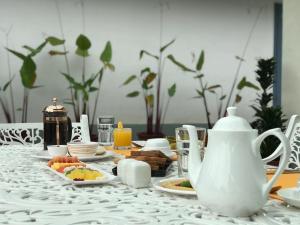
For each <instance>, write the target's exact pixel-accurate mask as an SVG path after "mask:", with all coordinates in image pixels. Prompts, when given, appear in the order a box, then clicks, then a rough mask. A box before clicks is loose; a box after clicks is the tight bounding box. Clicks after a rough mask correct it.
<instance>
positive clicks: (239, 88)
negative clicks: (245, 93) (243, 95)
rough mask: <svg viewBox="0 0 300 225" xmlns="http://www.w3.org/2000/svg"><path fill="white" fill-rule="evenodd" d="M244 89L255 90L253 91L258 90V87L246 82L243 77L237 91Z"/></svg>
mask: <svg viewBox="0 0 300 225" xmlns="http://www.w3.org/2000/svg"><path fill="white" fill-rule="evenodd" d="M245 87H248V88H252V89H255V90H259V87H258V86H256V85H255V84H253V83H251V82H250V81H247V80H246V77H243V78H242V79H241V81H240V82H239V83H238V85H237V89H238V90H242V89H243V88H245Z"/></svg>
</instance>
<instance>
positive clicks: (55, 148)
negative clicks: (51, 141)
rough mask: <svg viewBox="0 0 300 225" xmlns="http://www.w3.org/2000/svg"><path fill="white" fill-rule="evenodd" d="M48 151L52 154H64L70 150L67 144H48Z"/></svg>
mask: <svg viewBox="0 0 300 225" xmlns="http://www.w3.org/2000/svg"><path fill="white" fill-rule="evenodd" d="M47 148H48V153H49V155H50V156H52V157H54V156H64V155H66V154H67V152H68V148H67V146H66V145H48V146H47Z"/></svg>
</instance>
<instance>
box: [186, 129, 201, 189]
mask: <svg viewBox="0 0 300 225" xmlns="http://www.w3.org/2000/svg"><path fill="white" fill-rule="evenodd" d="M183 128H186V129H187V131H188V134H189V140H190V145H189V158H188V175H189V179H190V182H191V185H192V186H193V188H195V189H196V186H197V180H198V177H199V174H200V171H201V165H202V162H201V156H200V146H199V143H198V135H197V130H196V127H195V126H191V125H183Z"/></svg>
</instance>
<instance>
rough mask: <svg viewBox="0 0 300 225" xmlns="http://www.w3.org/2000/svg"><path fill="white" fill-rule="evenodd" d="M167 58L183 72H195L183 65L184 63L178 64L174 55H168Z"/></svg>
mask: <svg viewBox="0 0 300 225" xmlns="http://www.w3.org/2000/svg"><path fill="white" fill-rule="evenodd" d="M167 58H168V59H169V60H170V61H171V62H173V63H174V64H175V65H176V66H178V67H179V68H181V69H182V70H183V71H187V72H195V71H194V70H192V69H189V68H188V67H186V66H185V65H183V64H182V63H180V62H178V61H177V60H176V59H175V58H174V56H173V55H168V56H167Z"/></svg>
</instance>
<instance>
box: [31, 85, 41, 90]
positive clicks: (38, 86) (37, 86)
mask: <svg viewBox="0 0 300 225" xmlns="http://www.w3.org/2000/svg"><path fill="white" fill-rule="evenodd" d="M40 87H44V86H43V85H35V86H32V87H31V88H30V89H35V88H40Z"/></svg>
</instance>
